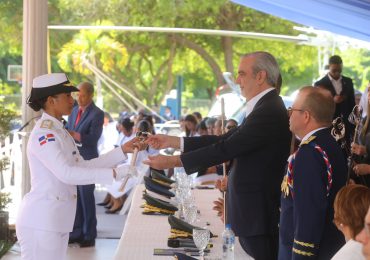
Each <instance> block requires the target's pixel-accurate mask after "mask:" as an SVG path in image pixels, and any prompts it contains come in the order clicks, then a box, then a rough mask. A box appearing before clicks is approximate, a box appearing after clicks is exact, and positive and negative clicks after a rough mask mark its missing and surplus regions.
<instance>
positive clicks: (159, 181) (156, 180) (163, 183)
mask: <svg viewBox="0 0 370 260" xmlns="http://www.w3.org/2000/svg"><path fill="white" fill-rule="evenodd" d="M152 180H153V181H155V182H156V183H159V184H162V185H163V186H166V187H169V188H171V184H169V183H167V182H164V181H161V180H158V179H155V178H153V179H152Z"/></svg>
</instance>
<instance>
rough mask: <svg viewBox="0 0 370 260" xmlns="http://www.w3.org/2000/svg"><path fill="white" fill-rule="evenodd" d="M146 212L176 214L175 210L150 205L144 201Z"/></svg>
mask: <svg viewBox="0 0 370 260" xmlns="http://www.w3.org/2000/svg"><path fill="white" fill-rule="evenodd" d="M144 212H159V213H165V214H171V215H173V214H175V211H172V210H167V209H161V208H157V207H154V206H152V205H149V204H148V203H144Z"/></svg>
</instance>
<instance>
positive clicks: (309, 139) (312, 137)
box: [301, 135, 316, 145]
mask: <svg viewBox="0 0 370 260" xmlns="http://www.w3.org/2000/svg"><path fill="white" fill-rule="evenodd" d="M315 138H316V136H314V135H311V136H310V137H309V138H308V139H307V140H306V141H304V142H302V143H301V145H304V144H309V143H310V142H312V141H313V140H315Z"/></svg>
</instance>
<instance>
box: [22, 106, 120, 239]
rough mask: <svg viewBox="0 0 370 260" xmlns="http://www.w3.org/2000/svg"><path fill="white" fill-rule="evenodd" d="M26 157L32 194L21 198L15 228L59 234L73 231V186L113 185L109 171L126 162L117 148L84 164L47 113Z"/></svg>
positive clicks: (30, 140) (72, 143)
mask: <svg viewBox="0 0 370 260" xmlns="http://www.w3.org/2000/svg"><path fill="white" fill-rule="evenodd" d="M27 156H28V161H29V165H30V171H31V191H30V192H29V193H28V194H26V195H25V197H24V198H23V201H22V204H21V207H20V211H19V213H18V218H17V226H25V227H30V228H34V229H41V230H47V231H52V232H62V233H64V232H70V231H72V227H73V222H74V219H75V213H76V198H77V195H76V194H77V191H76V185H85V184H93V183H103V184H110V183H112V180H113V171H112V168H113V167H115V166H116V165H117V164H118V163H120V162H122V161H123V160H125V159H127V157H126V155H125V154H124V153H123V152H122V149H121V147H118V148H116V149H114V150H112V151H111V152H109V153H106V154H104V155H102V156H100V157H98V158H95V159H92V160H88V161H85V160H84V159H83V158H82V157H81V156H80V154H79V152H78V149H77V147H76V144H75V142H74V140H73V138H72V136H71V135H70V134H69V133H68V131H67V130H66V129H65V128H64V127H63V124H62V123H61V122H60V121H59V120H57V119H56V118H54V117H52V116H50V115H48V114H46V113H43V115H42V117H41V119H40V120H38V122H37V123H36V125H35V127H34V129H33V130H32V132H31V135H30V138H29V142H28V147H27Z"/></svg>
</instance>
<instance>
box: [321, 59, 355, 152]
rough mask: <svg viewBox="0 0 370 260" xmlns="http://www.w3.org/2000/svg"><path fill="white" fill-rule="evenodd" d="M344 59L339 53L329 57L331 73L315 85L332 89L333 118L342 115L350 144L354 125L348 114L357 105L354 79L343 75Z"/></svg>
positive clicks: (347, 140)
mask: <svg viewBox="0 0 370 260" xmlns="http://www.w3.org/2000/svg"><path fill="white" fill-rule="evenodd" d="M342 69H343V61H342V59H341V57H339V56H338V55H334V56H332V57H330V59H329V73H328V74H326V75H325V77H323V78H322V79H320V80H319V81H316V82H315V87H322V88H324V89H327V90H329V91H330V93H331V95H332V96H333V100H334V102H335V113H334V115H333V119H334V118H337V117H342V118H343V120H344V123H345V127H346V133H345V137H346V142H347V144H348V145H350V143H351V142H350V141H351V140H350V138H351V135H352V132H353V130H354V125H352V124H351V123H349V122H348V116H349V115H350V113H351V112H352V109H353V107H354V106H355V91H354V88H353V83H352V79H350V78H348V77H345V76H343V75H342Z"/></svg>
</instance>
